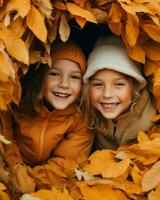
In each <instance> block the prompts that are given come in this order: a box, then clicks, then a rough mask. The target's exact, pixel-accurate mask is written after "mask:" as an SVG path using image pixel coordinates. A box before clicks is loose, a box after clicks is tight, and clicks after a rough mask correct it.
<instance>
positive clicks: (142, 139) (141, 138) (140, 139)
mask: <svg viewBox="0 0 160 200" xmlns="http://www.w3.org/2000/svg"><path fill="white" fill-rule="evenodd" d="M137 140H138V142H139V143H141V142H145V141H148V140H149V137H148V136H147V134H146V133H145V132H143V131H138V136H137Z"/></svg>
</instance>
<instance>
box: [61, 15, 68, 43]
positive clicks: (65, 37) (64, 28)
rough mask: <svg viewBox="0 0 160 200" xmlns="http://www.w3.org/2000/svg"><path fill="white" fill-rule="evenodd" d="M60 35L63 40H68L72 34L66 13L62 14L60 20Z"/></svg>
mask: <svg viewBox="0 0 160 200" xmlns="http://www.w3.org/2000/svg"><path fill="white" fill-rule="evenodd" d="M59 35H60V38H61V40H62V41H63V42H66V41H67V40H68V38H69V35H70V26H69V25H68V21H67V19H66V16H65V15H64V14H62V16H61V20H60V25H59Z"/></svg>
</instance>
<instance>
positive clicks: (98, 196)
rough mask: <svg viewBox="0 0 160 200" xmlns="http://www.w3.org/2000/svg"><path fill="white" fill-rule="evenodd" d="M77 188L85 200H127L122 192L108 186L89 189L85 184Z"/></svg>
mask: <svg viewBox="0 0 160 200" xmlns="http://www.w3.org/2000/svg"><path fill="white" fill-rule="evenodd" d="M78 186H79V188H80V190H81V193H82V194H83V196H84V199H85V200H106V199H107V200H117V199H119V200H128V198H127V197H126V195H125V194H124V193H123V192H122V191H120V190H115V189H113V188H112V187H111V186H109V185H96V186H92V187H89V186H87V185H85V184H79V185H78Z"/></svg>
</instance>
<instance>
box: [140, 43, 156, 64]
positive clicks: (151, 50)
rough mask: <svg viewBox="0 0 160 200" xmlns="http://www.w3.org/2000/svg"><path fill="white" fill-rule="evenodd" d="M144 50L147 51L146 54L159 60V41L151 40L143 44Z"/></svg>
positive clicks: (154, 59) (152, 58)
mask: <svg viewBox="0 0 160 200" xmlns="http://www.w3.org/2000/svg"><path fill="white" fill-rule="evenodd" d="M142 47H143V50H144V52H145V53H146V56H147V57H148V58H149V59H151V60H153V61H159V60H160V53H159V52H160V44H159V43H158V42H155V41H152V40H149V41H147V42H145V43H144V44H142Z"/></svg>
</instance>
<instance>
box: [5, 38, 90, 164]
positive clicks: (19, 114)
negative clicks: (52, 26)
mask: <svg viewBox="0 0 160 200" xmlns="http://www.w3.org/2000/svg"><path fill="white" fill-rule="evenodd" d="M51 58H52V67H51V68H49V67H48V66H47V65H41V66H39V67H38V68H35V67H34V68H32V67H31V68H30V69H29V72H28V73H27V75H26V77H25V79H24V80H23V81H24V87H23V93H22V99H21V102H20V105H19V107H18V108H17V107H16V106H13V107H12V109H11V111H12V116H10V117H13V118H14V129H13V126H12V124H11V122H12V121H13V120H9V121H8V117H7V118H6V117H5V113H2V114H1V121H2V127H3V132H4V135H5V136H6V138H9V139H14V140H15V141H16V144H15V143H12V145H14V147H13V146H12V147H11V146H10V145H9V146H8V147H7V150H6V153H5V157H6V159H7V162H8V165H10V166H17V165H18V164H19V163H21V161H24V162H25V163H26V164H28V165H30V166H35V165H38V164H39V165H40V164H43V163H46V162H47V161H48V159H51V160H54V161H55V162H56V163H58V164H60V165H61V164H62V163H63V160H64V159H65V158H66V157H76V156H78V154H79V153H81V154H84V155H86V156H88V155H89V153H90V149H91V146H92V142H93V134H91V133H90V131H89V130H88V128H87V125H86V122H85V120H84V117H83V115H82V113H81V111H80V110H79V108H78V100H79V98H80V95H81V90H82V82H83V81H82V76H83V73H84V72H85V70H86V60H85V56H84V54H83V52H82V50H81V49H80V47H79V46H78V45H77V44H76V43H74V42H73V41H68V42H66V43H63V42H58V43H55V44H53V48H52V50H51ZM16 145H17V146H18V148H19V150H20V153H19V152H18V150H16V152H17V153H16V155H17V157H16V156H15V155H14V154H13V151H12V149H13V148H15V149H17V148H16ZM14 157H16V159H15V160H14Z"/></svg>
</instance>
